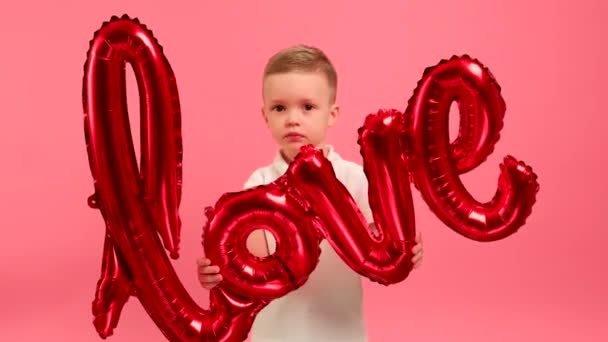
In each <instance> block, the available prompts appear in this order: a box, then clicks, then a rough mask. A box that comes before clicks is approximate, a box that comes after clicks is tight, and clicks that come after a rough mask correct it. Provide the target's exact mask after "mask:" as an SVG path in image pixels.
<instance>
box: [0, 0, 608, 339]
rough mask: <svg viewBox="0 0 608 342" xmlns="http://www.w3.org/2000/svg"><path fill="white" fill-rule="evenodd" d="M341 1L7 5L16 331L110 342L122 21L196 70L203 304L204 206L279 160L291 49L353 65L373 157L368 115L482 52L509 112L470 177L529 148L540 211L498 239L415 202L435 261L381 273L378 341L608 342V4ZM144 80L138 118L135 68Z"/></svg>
mask: <svg viewBox="0 0 608 342" xmlns="http://www.w3.org/2000/svg"><path fill="white" fill-rule="evenodd" d="M324 2H325V1H320V0H319V1H316V0H315V1H305V2H298V3H292V2H287V1H263V2H262V1H256V2H253V1H240V2H239V1H214V2H206V1H192V2H191V4H189V5H185V4H178V2H177V1H168V2H162V3H163V5H160V4H158V3H161V2H158V3H157V2H150V1H129V2H125V1H109V0H108V1H103V2H101V1H99V2H90V1H86V2H85V1H69V2H68V1H52V2H46V1H39V2H38V3H32V2H31V1H22V2H16V1H13V2H12V3H10V4H9V3H4V2H3V4H2V5H0V13H2V14H0V16H1V17H2V20H0V37H1V39H0V43H1V47H0V71H1V73H0V75H1V76H0V77H1V79H2V82H0V99H1V100H0V104H1V107H0V108H1V110H2V113H3V120H2V124H0V149H1V151H2V153H1V154H0V155H1V156H2V177H0V189H1V192H2V196H0V210H1V211H0V212H1V213H2V219H3V221H2V224H1V226H2V232H3V234H2V236H3V244H2V247H1V248H0V250H1V252H0V253H1V256H2V258H1V260H2V261H1V262H0V274H1V275H2V280H1V282H0V303H2V304H1V306H0V307H1V309H0V340H3V341H38V340H46V341H97V340H99V337H98V336H97V335H96V333H95V330H94V328H93V325H92V323H91V322H92V315H91V312H90V305H91V301H92V299H93V295H94V291H95V284H96V282H97V280H98V277H99V273H100V268H101V266H100V257H101V249H102V242H103V234H104V225H103V222H102V219H101V216H100V214H99V212H98V211H94V210H92V209H89V208H88V207H87V205H86V198H87V196H88V195H90V194H91V193H92V189H93V185H92V178H91V174H90V170H89V165H88V161H87V155H86V151H85V143H84V133H83V123H82V115H83V114H82V106H81V87H82V84H81V81H82V73H83V63H84V61H85V54H86V51H87V48H88V43H89V40H90V39H91V38H92V36H93V32H94V31H95V30H97V29H98V28H99V27H100V25H101V23H102V22H103V21H105V20H108V19H109V18H110V17H111V16H112V15H120V14H122V13H128V14H129V15H131V16H136V17H139V18H140V19H141V20H142V21H143V22H144V23H145V24H146V25H148V27H150V28H151V29H152V30H153V32H154V34H155V35H156V37H157V38H158V39H159V41H160V43H161V44H162V45H163V46H164V48H165V53H166V55H167V57H168V59H169V61H170V63H171V65H172V68H173V70H174V71H175V73H176V76H177V81H178V87H179V93H180V98H181V106H182V112H183V114H182V115H183V116H182V118H183V124H184V126H183V139H184V149H185V151H184V152H185V157H184V193H183V199H182V206H181V217H182V220H183V222H184V227H183V232H182V240H183V242H182V245H181V258H180V259H179V260H177V261H175V262H174V265H175V268H176V270H177V272H178V274H179V276H180V277H181V279H182V281H183V283H184V285H185V287H186V288H187V289H188V290H189V292H190V293H191V294H192V296H193V297H194V298H195V299H196V300H197V301H198V302H199V303H200V304H201V305H206V301H207V297H208V294H207V292H206V291H204V290H202V289H200V288H199V286H198V284H197V282H196V277H195V258H196V257H197V256H199V255H200V253H201V247H200V241H199V237H200V233H201V224H202V222H203V213H202V208H203V207H204V206H205V205H209V204H212V203H214V202H215V201H216V200H217V198H218V197H219V196H220V195H221V194H222V193H223V192H226V191H233V190H238V189H239V187H240V186H241V185H242V183H243V182H244V180H245V179H246V177H247V176H248V175H249V173H250V172H251V171H252V170H253V168H255V167H257V166H260V165H261V164H265V163H268V162H269V161H270V159H271V158H272V157H273V155H274V147H273V144H272V141H271V140H270V138H269V136H268V135H267V134H266V131H265V127H264V125H263V122H262V120H261V119H260V116H259V114H258V113H259V109H258V108H259V106H260V100H261V99H260V87H259V86H260V74H261V70H262V68H263V65H264V63H265V59H266V58H267V57H268V56H269V55H270V54H271V53H273V52H274V51H275V50H276V49H278V48H281V47H285V46H287V45H291V44H294V43H299V42H303V43H308V44H314V45H318V46H320V47H322V48H324V49H325V50H326V52H327V53H328V54H329V55H330V56H331V57H332V58H333V60H334V62H335V64H336V65H337V68H338V72H339V77H340V89H339V102H340V103H341V105H342V110H343V116H342V118H341V121H340V122H339V124H338V126H337V127H336V128H335V129H334V130H333V132H332V133H331V134H332V135H331V137H330V138H331V139H330V140H331V142H332V143H333V144H334V145H335V146H336V147H337V149H338V151H339V152H340V153H341V154H342V155H343V156H344V157H347V158H351V159H354V160H355V161H358V162H360V156H359V154H358V153H359V152H358V146H357V144H356V129H357V128H358V127H359V126H360V125H361V124H362V122H363V118H364V116H365V115H366V114H367V113H369V112H374V111H376V110H377V109H379V108H381V107H388V108H399V109H404V108H405V103H406V101H407V99H408V98H409V96H410V95H411V92H412V90H413V89H414V87H415V86H416V82H417V81H418V79H419V78H420V77H421V75H422V72H423V70H424V68H425V67H427V66H430V65H434V64H436V63H437V62H438V61H439V60H440V59H442V58H448V57H450V56H451V55H453V54H464V53H468V54H470V55H472V56H473V57H476V58H479V59H480V60H481V62H482V63H484V64H486V65H487V66H488V67H489V68H490V70H491V71H492V73H493V74H494V75H495V76H496V78H497V80H498V82H499V83H500V85H501V86H502V89H503V96H504V98H505V100H506V102H507V108H508V109H507V116H506V119H505V127H504V130H503V131H502V135H501V140H500V142H499V144H498V145H497V146H496V151H495V152H494V153H493V154H492V155H491V156H490V158H489V159H488V162H486V163H485V164H483V165H482V166H481V167H479V168H478V169H476V170H474V171H473V172H471V173H470V174H467V175H465V177H464V181H465V183H466V184H467V185H468V186H469V187H470V189H471V191H472V193H473V194H475V195H477V196H478V198H479V199H480V200H488V199H489V198H490V197H491V196H492V195H493V193H494V191H495V187H496V179H497V176H498V164H499V162H500V161H501V160H502V158H503V157H504V156H505V155H506V154H512V155H514V156H515V157H516V158H518V159H521V160H524V161H525V162H527V163H529V164H531V165H532V166H533V167H534V169H535V171H536V172H537V174H538V175H539V181H540V184H541V191H540V193H539V197H538V203H537V204H536V206H535V207H534V211H533V214H532V216H531V217H530V218H529V220H528V222H527V225H526V226H525V227H524V228H522V230H521V231H520V232H518V233H517V234H515V235H514V236H512V237H510V238H508V239H506V240H503V241H499V242H495V243H491V244H480V243H476V242H473V241H470V240H466V239H464V238H463V237H461V236H459V235H457V234H456V233H454V232H452V231H450V230H449V229H448V228H446V227H445V226H444V225H442V224H441V223H440V222H439V220H438V219H436V218H435V217H434V215H433V214H432V213H431V212H430V211H429V210H428V209H427V207H426V204H425V203H424V202H422V200H421V197H420V195H419V193H415V194H414V198H415V200H416V215H417V216H416V219H417V224H418V229H419V230H420V231H422V233H423V235H424V238H425V247H426V259H425V263H424V264H423V267H422V268H421V269H420V270H418V271H416V272H415V273H413V274H412V275H411V276H410V277H409V278H408V279H407V280H406V281H405V282H403V283H401V284H398V285H394V286H392V287H389V288H384V287H381V286H379V285H375V284H371V283H369V282H368V281H365V290H366V298H365V301H366V313H367V323H368V326H369V331H370V341H373V342H376V341H377V342H383V341H405V340H411V341H514V340H517V341H572V340H577V341H605V340H608V332H607V329H606V328H605V327H602V325H605V323H606V322H607V318H608V309H607V307H608V299H607V298H608V296H606V288H607V286H608V275H607V274H606V269H607V268H606V262H605V260H606V257H605V255H604V253H603V252H604V251H605V250H606V244H607V242H608V233H607V231H606V230H605V229H604V228H602V227H605V226H606V224H605V221H604V220H602V218H603V217H601V214H600V213H601V212H602V211H605V210H606V209H608V208H607V207H606V204H605V196H606V195H607V194H608V182H607V181H606V179H605V177H606V176H605V174H606V172H605V169H604V167H607V166H608V157H607V156H608V153H606V152H605V149H604V148H605V146H606V144H605V143H604V139H605V137H606V134H605V132H604V130H605V127H604V125H605V124H608V120H607V119H606V116H605V113H604V112H603V111H602V108H601V107H600V98H601V97H603V96H606V94H607V90H608V89H607V88H606V85H605V84H606V79H607V78H608V72H607V68H606V66H605V64H604V63H603V62H604V61H603V60H602V59H605V57H606V53H607V51H608V50H607V49H606V38H605V37H606V33H608V26H607V25H606V24H605V22H606V21H605V20H606V18H607V17H608V11H607V5H606V4H605V3H604V4H602V2H601V1H600V0H596V1H591V0H585V1H583V0H580V1H565V0H564V1H549V0H545V1H534V2H532V1H523V0H517V1H482V0H461V1H393V2H387V1H373V2H371V3H372V4H373V5H363V3H367V2H360V3H359V4H355V3H354V2H353V1H348V2H346V1H345V2H327V3H324ZM125 3H127V4H125ZM254 3H255V4H254ZM323 3H324V4H323ZM602 21H603V23H602ZM128 81H129V89H130V90H129V95H130V96H131V97H130V101H129V102H130V104H131V107H130V108H131V110H132V111H131V113H135V111H136V109H137V98H136V97H135V95H136V88H135V87H134V77H133V75H131V74H130V75H129V79H128ZM132 120H133V121H134V126H137V121H138V120H136V116H135V115H132ZM136 132H137V131H135V133H136ZM136 135H137V134H136ZM212 144H217V146H219V147H218V148H212V147H211V146H212ZM140 340H141V341H144V340H145V341H162V340H163V337H162V335H161V333H160V331H159V330H158V329H157V328H156V326H154V325H153V323H152V321H151V320H150V319H149V318H148V317H147V316H146V314H145V312H144V310H143V309H142V307H141V305H140V304H139V303H138V302H137V300H136V299H134V298H133V299H131V300H130V301H129V303H128V304H127V306H126V307H125V310H124V311H123V314H122V317H121V320H120V323H119V326H118V328H117V330H116V333H115V335H114V336H112V337H111V338H110V341H114V342H118V341H140Z"/></svg>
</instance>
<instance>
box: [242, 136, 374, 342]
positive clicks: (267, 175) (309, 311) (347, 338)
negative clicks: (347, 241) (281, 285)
mask: <svg viewBox="0 0 608 342" xmlns="http://www.w3.org/2000/svg"><path fill="white" fill-rule="evenodd" d="M324 152H325V155H326V157H327V159H328V160H329V161H330V162H331V163H332V166H333V168H334V171H335V173H336V177H337V178H338V180H339V181H340V182H342V184H344V186H345V187H346V188H347V189H348V191H349V192H350V194H351V196H352V197H353V198H354V199H355V201H356V202H357V205H358V206H359V209H360V210H361V213H362V214H363V216H364V217H365V218H366V219H367V221H368V222H369V223H372V222H373V218H372V212H371V209H370V207H369V202H368V196H367V189H368V182H367V178H366V177H365V173H364V172H363V168H362V167H361V166H360V165H358V164H356V163H353V162H351V161H347V160H344V159H342V158H341V157H340V156H339V155H338V154H337V153H336V152H335V151H334V149H333V147H332V146H331V145H326V146H325V148H324ZM288 166H289V165H288V164H287V162H285V160H284V159H283V158H282V157H281V154H280V153H277V156H276V158H275V160H274V162H273V163H272V164H271V165H268V166H265V167H261V168H259V169H257V170H255V171H254V172H253V174H252V175H251V176H250V177H249V179H248V180H247V182H246V183H245V186H244V188H245V189H247V188H252V187H255V186H258V185H263V184H268V183H271V182H273V181H275V180H276V179H277V178H279V177H280V176H282V175H283V174H284V173H285V172H286V171H287V168H288ZM266 237H267V240H268V244H269V249H270V252H271V253H272V252H273V251H274V250H275V241H274V238H273V236H272V234H266ZM321 251H322V252H321V257H320V259H319V263H318V264H317V267H316V268H315V270H314V271H313V272H312V273H311V275H310V277H309V278H308V281H307V282H306V283H305V284H304V285H302V286H301V287H300V288H298V289H297V290H294V291H292V292H290V293H288V294H287V295H285V296H283V297H281V298H277V299H275V300H273V301H272V302H270V304H269V305H268V306H266V307H265V308H264V309H262V311H261V312H260V313H258V314H257V316H256V318H255V320H254V323H253V326H252V329H251V341H252V342H366V341H367V332H366V329H365V321H364V317H363V289H362V287H361V276H360V275H359V274H358V273H356V272H355V271H353V270H352V269H351V268H350V267H348V265H346V264H345V263H344V261H342V259H341V258H340V257H339V256H338V255H337V254H336V252H335V251H334V249H333V248H332V247H331V245H330V244H329V243H328V242H327V240H323V241H322V242H321Z"/></svg>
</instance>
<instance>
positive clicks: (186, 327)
mask: <svg viewBox="0 0 608 342" xmlns="http://www.w3.org/2000/svg"><path fill="white" fill-rule="evenodd" d="M127 62H128V63H130V64H131V65H132V67H133V70H134V72H135V75H136V78H137V80H138V85H139V87H140V94H141V106H140V107H141V123H142V124H141V126H142V144H141V146H142V153H141V156H142V158H141V159H142V172H141V175H140V174H139V172H138V168H137V161H136V158H135V153H134V149H133V142H132V139H131V132H130V130H129V123H128V122H129V121H128V113H127V109H126V101H125V63H127ZM83 83H84V85H83V88H84V89H83V102H84V111H85V120H84V126H85V139H86V142H87V152H88V155H89V162H90V167H91V172H92V174H93V178H94V180H95V194H94V195H92V196H91V197H90V198H89V205H90V206H91V207H93V208H99V209H100V210H101V213H102V215H103V217H104V219H105V222H106V229H107V234H106V240H105V244H104V252H103V263H102V274H101V279H100V280H99V282H98V285H97V291H96V295H95V300H94V302H93V314H94V316H95V320H94V324H95V327H96V329H97V331H98V333H99V335H100V336H101V337H103V338H105V337H107V336H109V335H111V334H112V332H113V329H114V328H115V327H116V324H117V322H118V319H119V315H120V312H121V310H122V307H123V305H124V303H125V302H126V301H127V299H128V297H129V296H130V295H136V296H137V297H138V299H139V300H140V302H141V303H142V304H143V306H144V308H145V309H146V311H147V312H148V314H149V315H150V316H151V317H152V319H153V320H154V322H155V323H156V324H157V325H158V326H159V327H160V328H161V330H162V332H163V334H165V336H166V337H167V338H168V339H169V340H171V341H242V340H244V339H245V337H246V336H247V333H248V331H249V329H250V326H251V322H252V320H253V317H254V316H255V313H257V312H258V311H259V310H260V309H261V308H262V307H263V306H264V305H265V302H263V301H259V300H252V299H251V298H250V297H251V296H250V297H249V298H240V297H235V296H233V295H232V294H230V293H228V292H226V291H224V290H223V289H221V288H219V289H214V290H213V291H211V298H210V301H211V304H210V308H209V310H203V309H201V308H200V307H199V306H197V305H196V304H195V303H194V302H193V301H192V299H191V297H190V296H189V295H188V293H187V292H186V291H185V289H184V288H183V286H182V284H181V283H180V281H179V279H178V277H177V275H176V274H175V271H174V269H173V267H172V266H171V263H170V261H169V259H168V257H167V254H166V253H165V252H164V250H163V245H162V243H161V241H160V239H159V236H158V234H157V232H158V233H160V236H161V237H162V239H163V241H164V242H165V246H166V247H167V249H168V250H169V251H170V253H171V254H172V256H173V257H174V258H176V257H177V248H178V244H179V240H178V237H179V224H180V222H179V216H178V207H179V201H180V195H181V194H180V188H181V160H182V159H181V158H182V150H181V148H182V146H181V134H180V130H181V128H180V112H179V99H178V96H177V87H176V83H175V77H174V76H173V72H172V71H171V68H170V66H169V64H168V62H167V60H166V59H165V57H164V55H163V53H162V49H161V47H160V46H159V44H158V43H157V42H156V40H155V39H154V38H153V36H152V33H151V32H150V31H148V30H147V29H146V28H145V27H144V26H143V25H141V24H139V22H138V21H137V20H131V19H129V18H128V17H127V16H123V17H122V18H120V19H119V18H117V17H112V19H111V20H110V22H107V23H104V25H103V26H102V28H101V29H100V30H99V31H97V32H96V33H95V36H94V38H93V40H92V41H91V46H90V49H89V52H88V56H87V61H86V64H85V68H84V82H83ZM242 292H243V293H247V292H248V289H246V288H245V289H243V291H242ZM252 293H254V291H252Z"/></svg>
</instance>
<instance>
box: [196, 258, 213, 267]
mask: <svg viewBox="0 0 608 342" xmlns="http://www.w3.org/2000/svg"><path fill="white" fill-rule="evenodd" d="M196 263H197V264H198V265H199V266H209V265H211V260H209V259H207V258H199V259H196Z"/></svg>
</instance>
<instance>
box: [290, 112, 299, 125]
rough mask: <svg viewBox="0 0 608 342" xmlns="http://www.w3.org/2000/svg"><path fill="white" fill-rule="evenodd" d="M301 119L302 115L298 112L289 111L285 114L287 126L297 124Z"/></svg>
mask: <svg viewBox="0 0 608 342" xmlns="http://www.w3.org/2000/svg"><path fill="white" fill-rule="evenodd" d="M301 117H302V115H301V114H300V112H299V111H298V110H290V111H289V112H288V113H287V124H289V125H295V124H299V123H300V118H301Z"/></svg>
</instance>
